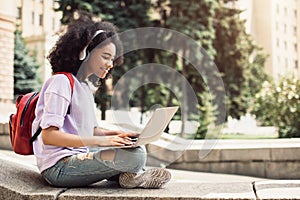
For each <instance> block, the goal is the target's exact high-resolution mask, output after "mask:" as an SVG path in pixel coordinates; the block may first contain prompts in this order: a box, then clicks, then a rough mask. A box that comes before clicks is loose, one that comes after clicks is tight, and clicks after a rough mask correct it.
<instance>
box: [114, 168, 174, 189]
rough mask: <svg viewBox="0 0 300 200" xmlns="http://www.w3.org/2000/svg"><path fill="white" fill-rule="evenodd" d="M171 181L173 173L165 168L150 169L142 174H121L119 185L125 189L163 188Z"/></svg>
mask: <svg viewBox="0 0 300 200" xmlns="http://www.w3.org/2000/svg"><path fill="white" fill-rule="evenodd" d="M170 180H171V173H170V172H169V171H168V170H166V169H164V168H153V169H148V170H146V171H145V172H143V173H141V174H136V173H129V172H125V173H122V174H120V177H119V184H120V186H121V187H123V188H148V189H155V188H161V187H163V186H164V185H165V184H166V183H167V182H169V181H170Z"/></svg>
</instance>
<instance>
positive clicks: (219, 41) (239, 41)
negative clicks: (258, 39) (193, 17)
mask: <svg viewBox="0 0 300 200" xmlns="http://www.w3.org/2000/svg"><path fill="white" fill-rule="evenodd" d="M229 1H233V0H227V1H226V2H229ZM241 12H242V11H241V10H238V9H233V8H229V7H226V6H224V2H223V1H222V0H219V6H218V9H216V17H215V23H214V28H215V31H216V38H215V40H214V44H213V45H214V49H215V50H216V57H215V63H216V65H217V67H218V69H219V71H220V72H221V73H222V78H223V81H224V84H225V88H226V95H227V113H228V115H230V116H232V117H234V118H239V117H240V116H241V115H243V114H245V113H246V112H247V109H248V108H249V106H250V103H251V101H252V99H253V97H254V96H255V94H256V93H257V92H258V91H259V89H260V88H261V85H262V82H263V81H264V80H266V79H267V75H266V73H265V71H264V62H265V59H266V56H265V54H264V53H263V51H262V49H261V48H260V47H258V46H257V45H255V43H254V42H253V39H252V38H251V36H250V35H249V34H247V33H246V31H245V21H244V20H241V19H240V16H239V15H240V13H241Z"/></svg>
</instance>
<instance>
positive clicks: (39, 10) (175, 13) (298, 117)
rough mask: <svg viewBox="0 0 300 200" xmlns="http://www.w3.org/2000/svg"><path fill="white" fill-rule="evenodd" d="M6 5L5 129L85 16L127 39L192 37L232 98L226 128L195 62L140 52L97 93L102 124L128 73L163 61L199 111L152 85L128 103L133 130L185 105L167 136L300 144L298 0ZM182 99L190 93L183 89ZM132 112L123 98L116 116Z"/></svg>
mask: <svg viewBox="0 0 300 200" xmlns="http://www.w3.org/2000/svg"><path fill="white" fill-rule="evenodd" d="M0 3H1V4H0V40H1V48H0V51H1V53H0V57H1V59H0V121H1V122H2V123H6V122H8V115H9V113H11V112H13V111H14V109H15V107H14V101H15V99H16V97H17V96H18V95H20V94H25V93H28V92H31V91H37V90H39V89H40V88H41V86H42V83H43V82H44V80H45V79H47V78H49V77H50V76H51V66H50V65H49V62H48V61H47V59H46V57H47V55H48V53H49V51H50V49H51V48H52V47H53V45H54V44H55V41H56V40H57V39H58V37H59V35H60V33H61V32H62V31H63V30H64V28H65V27H66V26H67V24H68V23H69V22H70V21H72V20H73V19H74V18H76V17H77V16H78V13H79V11H87V12H88V13H89V14H92V15H93V18H94V19H95V20H105V21H110V22H112V23H114V24H115V25H116V26H117V27H118V28H119V31H120V32H122V31H126V30H129V29H134V28H140V27H162V28H168V29H171V30H175V31H178V32H180V33H183V34H185V35H187V36H188V37H190V38H192V39H193V40H194V41H196V42H197V43H199V44H200V45H201V46H202V47H203V48H204V49H205V51H206V53H207V55H208V56H209V58H210V59H212V60H213V61H214V63H215V64H216V66H217V68H218V70H219V74H218V76H220V77H221V78H222V80H223V82H224V87H225V92H226V100H225V101H226V102H225V104H226V113H222V114H224V115H225V116H226V121H225V123H222V124H219V123H218V122H216V118H217V117H216V116H217V115H219V114H220V113H218V109H217V108H218V105H214V104H213V103H212V102H213V101H212V100H213V98H214V96H213V95H211V92H210V91H209V90H208V88H207V86H206V84H205V82H204V80H203V77H201V75H199V74H198V73H196V72H195V69H194V68H193V67H192V65H191V63H187V62H185V61H184V60H183V59H181V58H180V56H178V55H176V54H173V53H170V52H165V51H162V50H157V49H143V50H137V51H134V52H129V53H128V54H126V55H124V56H125V62H124V64H123V65H122V66H121V67H118V68H116V69H115V70H114V72H113V78H112V79H108V80H105V83H104V84H103V85H102V86H101V87H100V88H99V89H97V91H96V92H95V102H96V107H97V114H98V117H99V120H106V121H110V120H112V117H111V112H112V110H111V105H110V97H111V95H112V90H113V86H114V85H115V84H116V83H117V81H118V80H119V79H120V77H122V75H123V74H124V73H126V72H127V71H128V70H130V69H131V68H133V67H135V66H138V65H142V64H145V63H160V64H164V65H167V66H169V67H172V68H173V69H175V70H176V71H178V72H179V73H181V74H182V75H183V76H184V77H186V79H187V80H189V83H190V85H191V86H192V88H193V90H194V91H195V93H196V95H197V98H198V105H196V107H195V106H189V105H180V100H179V99H178V98H176V95H175V94H174V93H173V92H172V91H170V90H169V89H168V88H167V87H165V86H164V85H163V84H148V85H144V86H142V87H140V88H139V89H138V90H136V91H135V92H134V94H133V95H132V97H131V99H130V108H131V112H132V119H134V120H135V123H137V124H144V123H145V122H146V121H147V119H148V116H149V109H151V108H152V107H153V105H161V106H174V105H179V106H181V107H182V106H186V108H185V109H183V110H187V111H189V112H187V113H184V112H180V111H179V112H178V113H177V114H176V116H175V118H174V120H173V121H172V122H171V123H170V125H169V127H168V129H167V130H166V132H168V133H170V134H173V135H180V136H181V137H184V138H187V139H203V138H206V139H211V138H222V139H227V138H229V139H232V138H234V139H236V138H238V139H257V138H259V139H263V138H283V137H286V138H291V137H299V136H300V104H299V99H300V97H299V94H300V81H299V75H300V69H299V67H300V66H299V61H300V44H299V41H300V0H285V1H282V0H261V1H257V0H186V1H180V0H120V1H110V0H87V1H83V0H11V1H5V0H0ZM142 78H143V77H142ZM144 78H146V77H144ZM128 81H129V82H130V80H128ZM129 84H130V83H129ZM176 91H177V92H178V93H181V95H182V96H184V94H185V93H184V92H185V89H184V88H181V84H180V83H178V86H177V89H176ZM126 106H128V105H124V102H122V98H120V102H119V104H118V108H116V109H118V110H120V112H122V109H123V108H125V107H126ZM195 109H197V112H196V111H195ZM193 113H199V114H198V115H195V114H194V115H193ZM211 127H215V128H213V129H211ZM218 127H220V128H218ZM209 130H213V131H209Z"/></svg>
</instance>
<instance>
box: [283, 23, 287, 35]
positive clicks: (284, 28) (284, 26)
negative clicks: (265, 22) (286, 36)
mask: <svg viewBox="0 0 300 200" xmlns="http://www.w3.org/2000/svg"><path fill="white" fill-rule="evenodd" d="M283 31H284V33H286V31H287V26H286V24H284V25H283Z"/></svg>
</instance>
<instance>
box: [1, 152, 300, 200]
mask: <svg viewBox="0 0 300 200" xmlns="http://www.w3.org/2000/svg"><path fill="white" fill-rule="evenodd" d="M0 168H1V173H0V180H1V182H0V199H13V200H16V199H59V200H60V199H61V200H67V199H118V200H119V199H128V198H130V199H178V200H179V199H181V200H182V199H183V200H184V199H257V198H261V199H270V198H272V199H287V198H289V199H300V182H299V181H297V180H285V181H282V180H266V179H260V178H256V177H248V176H237V175H227V174H212V173H201V172H191V171H184V170H170V171H171V174H172V180H171V182H170V183H169V184H167V185H166V187H165V188H162V189H151V190H150V189H123V188H120V187H119V186H118V184H117V183H116V182H107V181H102V182H99V183H97V184H93V185H91V186H88V187H84V188H56V187H52V186H49V185H48V184H47V183H46V182H45V181H44V180H43V179H42V177H41V175H40V174H39V172H38V170H37V167H36V165H35V158H34V156H20V155H17V154H14V153H13V152H11V151H5V150H0Z"/></svg>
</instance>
